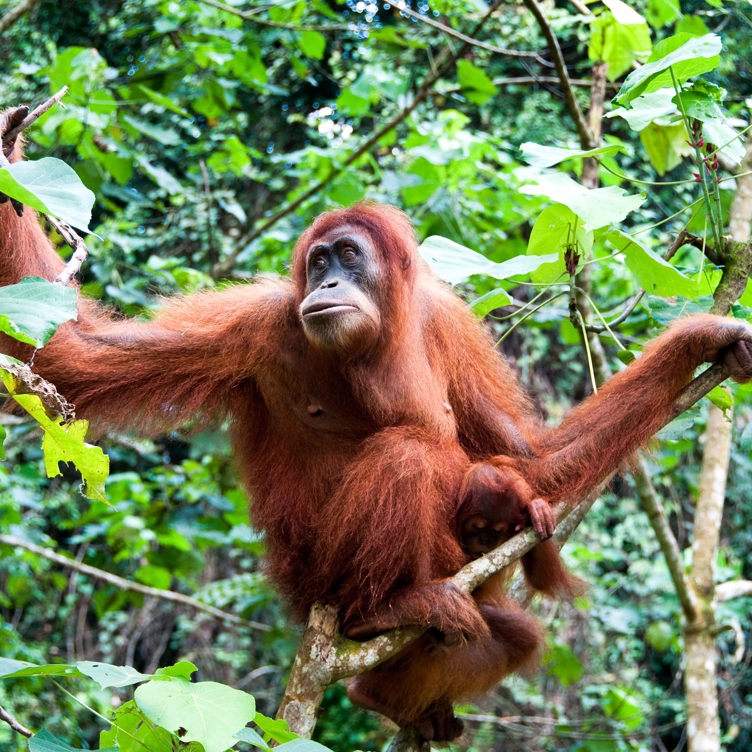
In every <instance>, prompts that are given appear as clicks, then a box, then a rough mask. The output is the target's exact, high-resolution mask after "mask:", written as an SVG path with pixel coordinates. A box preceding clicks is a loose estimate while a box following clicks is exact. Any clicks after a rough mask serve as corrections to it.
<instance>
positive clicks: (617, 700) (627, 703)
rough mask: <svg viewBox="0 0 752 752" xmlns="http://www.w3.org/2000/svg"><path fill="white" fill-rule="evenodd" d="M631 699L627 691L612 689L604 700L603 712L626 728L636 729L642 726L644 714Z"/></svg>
mask: <svg viewBox="0 0 752 752" xmlns="http://www.w3.org/2000/svg"><path fill="white" fill-rule="evenodd" d="M633 697H634V696H633V694H632V693H631V692H630V691H629V690H627V689H623V688H621V687H612V688H611V689H609V690H608V692H607V694H606V697H605V698H604V702H603V710H604V711H605V712H606V715H609V716H611V717H612V718H616V719H618V720H619V721H620V722H621V723H623V724H624V725H625V726H626V727H627V728H630V729H636V728H638V727H639V726H640V725H641V724H642V722H643V720H644V714H643V712H642V710H641V709H640V707H639V706H638V705H637V703H636V701H635V700H634V699H633Z"/></svg>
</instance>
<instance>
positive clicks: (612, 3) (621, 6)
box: [603, 0, 645, 26]
mask: <svg viewBox="0 0 752 752" xmlns="http://www.w3.org/2000/svg"><path fill="white" fill-rule="evenodd" d="M603 4H604V5H605V6H606V7H607V8H608V9H609V10H610V11H611V13H613V14H614V18H615V19H616V20H617V21H618V22H619V23H620V24H624V25H625V26H632V25H634V24H644V23H645V19H644V18H643V17H642V16H641V15H640V14H639V13H638V12H637V11H636V10H634V9H633V8H631V7H630V6H629V5H627V4H626V3H625V2H623V0H603Z"/></svg>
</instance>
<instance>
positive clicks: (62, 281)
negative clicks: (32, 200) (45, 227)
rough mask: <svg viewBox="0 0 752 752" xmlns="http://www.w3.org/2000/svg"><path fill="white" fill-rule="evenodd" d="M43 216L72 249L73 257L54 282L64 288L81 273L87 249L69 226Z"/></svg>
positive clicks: (87, 253) (47, 215) (87, 254)
mask: <svg viewBox="0 0 752 752" xmlns="http://www.w3.org/2000/svg"><path fill="white" fill-rule="evenodd" d="M44 216H45V217H46V219H47V221H48V222H49V223H50V224H51V225H52V226H53V227H54V228H55V229H56V230H57V231H58V232H59V233H60V235H61V237H62V238H63V240H64V241H65V242H66V243H67V244H68V245H69V246H70V247H71V248H73V255H72V256H71V257H70V258H69V259H68V263H67V264H66V265H65V266H64V267H63V270H62V271H61V272H60V274H58V275H57V277H55V280H54V281H55V284H58V285H63V286H65V285H67V284H68V283H69V282H70V281H71V280H72V279H73V277H75V276H76V274H78V273H79V272H80V271H81V267H82V266H83V263H84V261H86V259H87V258H89V249H88V248H87V247H86V243H84V240H83V238H82V237H81V236H80V235H79V234H78V233H77V232H76V231H75V230H74V229H73V228H72V227H71V226H70V225H68V224H66V223H65V222H63V221H62V220H60V219H57V218H56V217H53V216H51V215H49V214H45V215H44Z"/></svg>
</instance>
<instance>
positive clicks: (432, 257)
mask: <svg viewBox="0 0 752 752" xmlns="http://www.w3.org/2000/svg"><path fill="white" fill-rule="evenodd" d="M419 250H420V255H421V256H422V257H423V259H425V261H426V262H427V263H428V265H429V266H430V267H431V268H432V269H433V270H434V272H436V274H438V276H439V277H441V278H442V279H443V280H445V281H446V282H449V283H450V284H452V285H456V284H459V283H460V282H462V281H463V280H465V279H467V278H468V277H471V276H472V275H473V274H483V275H485V276H488V277H493V278H494V279H500V280H501V279H511V278H512V277H520V276H527V275H529V274H530V273H531V272H533V271H535V270H536V269H537V268H538V267H540V266H541V265H542V264H545V263H547V262H551V261H554V260H555V258H556V256H555V255H552V256H550V257H545V256H538V257H530V256H522V255H520V256H515V257H514V258H511V259H509V260H507V261H502V262H500V263H496V262H494V261H490V260H489V259H487V258H486V257H485V256H482V255H481V254H480V253H477V252H476V251H473V250H471V249H470V248H466V247H465V246H463V245H460V244H459V243H455V242H454V241H453V240H449V239H448V238H442V237H440V236H438V235H432V236H431V237H429V238H426V239H425V240H424V241H423V243H422V244H421V246H420V249H419Z"/></svg>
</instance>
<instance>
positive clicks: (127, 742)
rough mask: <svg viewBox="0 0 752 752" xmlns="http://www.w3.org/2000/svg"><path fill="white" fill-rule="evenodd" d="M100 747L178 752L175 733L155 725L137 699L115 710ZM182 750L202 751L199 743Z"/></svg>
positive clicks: (153, 751) (101, 738)
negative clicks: (142, 709) (140, 708)
mask: <svg viewBox="0 0 752 752" xmlns="http://www.w3.org/2000/svg"><path fill="white" fill-rule="evenodd" d="M99 744H100V747H104V746H106V745H111V746H116V747H117V749H119V751H120V752H147V751H148V752H176V747H177V746H178V745H177V744H175V737H174V736H172V734H170V732H169V731H167V730H165V729H163V728H160V727H159V726H155V725H154V724H153V723H152V722H151V721H150V720H149V719H148V718H146V717H145V716H144V714H143V713H142V712H141V711H140V710H139V709H138V706H137V705H136V703H135V702H133V700H129V701H128V702H126V703H124V704H123V705H121V706H120V707H119V708H118V709H117V710H116V711H115V713H114V716H113V719H112V727H111V728H110V729H108V730H107V731H102V733H101V734H100V735H99ZM179 749H180V752H199V750H200V747H199V745H197V744H186V745H182V744H181V745H180V747H179Z"/></svg>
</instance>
